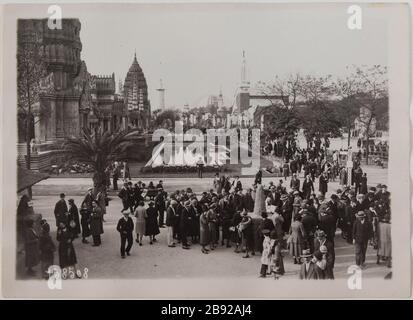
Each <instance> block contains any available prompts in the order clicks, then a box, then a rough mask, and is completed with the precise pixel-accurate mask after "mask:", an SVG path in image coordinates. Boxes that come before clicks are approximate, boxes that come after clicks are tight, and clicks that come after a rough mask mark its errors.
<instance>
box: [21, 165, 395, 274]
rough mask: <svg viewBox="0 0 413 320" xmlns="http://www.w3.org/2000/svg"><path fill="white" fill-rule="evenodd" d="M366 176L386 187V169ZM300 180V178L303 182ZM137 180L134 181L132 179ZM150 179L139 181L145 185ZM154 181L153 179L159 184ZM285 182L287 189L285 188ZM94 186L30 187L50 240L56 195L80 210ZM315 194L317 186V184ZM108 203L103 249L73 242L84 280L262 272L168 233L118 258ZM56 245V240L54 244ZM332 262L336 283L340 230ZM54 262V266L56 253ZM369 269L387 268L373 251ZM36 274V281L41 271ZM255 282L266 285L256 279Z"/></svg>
mask: <svg viewBox="0 0 413 320" xmlns="http://www.w3.org/2000/svg"><path fill="white" fill-rule="evenodd" d="M363 170H364V171H365V172H367V175H368V177H369V184H371V185H376V184H377V183H387V169H381V168H378V167H374V166H367V167H364V168H363ZM278 179H280V178H270V177H265V178H263V184H264V185H265V184H268V183H269V181H274V182H276V181H278ZM301 179H302V178H301ZM133 180H134V181H137V180H138V179H133ZM150 180H151V179H147V178H145V179H143V181H144V182H146V183H147V182H149V181H150ZM157 180H158V179H154V182H157ZM163 181H164V186H165V190H166V191H167V192H168V193H169V192H172V191H174V190H176V189H184V188H187V187H191V188H192V189H193V191H194V192H195V193H197V194H199V193H201V192H202V191H205V190H208V189H210V188H212V179H211V178H205V179H198V178H185V179H179V178H164V179H163ZM241 181H242V183H243V186H244V187H248V186H250V185H251V184H252V183H253V178H241ZM288 182H289V181H287V184H286V185H288ZM91 183H92V181H91V179H87V178H64V179H61V178H49V179H47V180H45V181H42V182H40V183H39V184H37V185H36V186H34V187H33V205H34V209H35V211H36V213H40V214H42V216H43V218H45V219H47V220H48V221H49V222H50V225H51V229H52V231H51V232H52V238H53V239H54V240H55V239H56V225H55V218H54V215H53V209H54V205H55V203H56V201H57V200H58V194H59V193H61V192H65V193H66V199H70V198H73V199H74V200H75V203H76V204H77V206H78V207H79V206H80V204H81V201H82V200H83V195H84V193H85V192H86V190H87V188H88V187H90V185H91ZM315 188H316V190H318V182H316V185H315ZM337 188H338V182H331V183H329V192H328V194H327V195H329V194H330V193H331V191H335V190H336V189H337ZM109 196H110V198H111V201H110V202H109V206H108V208H107V214H106V216H105V220H106V222H105V223H104V234H103V235H102V246H101V247H92V245H91V244H83V243H82V242H81V239H76V240H75V241H74V246H75V250H76V254H77V259H78V262H79V264H78V266H79V268H81V269H82V270H83V268H88V270H89V271H88V275H89V277H90V278H94V279H98V278H100V279H112V278H113V279H115V278H119V279H120V278H122V279H128V278H131V279H135V278H210V277H214V278H221V277H222V278H228V277H245V278H257V277H258V274H259V268H260V257H261V256H260V254H257V255H256V256H251V258H249V259H243V258H242V254H236V253H234V251H233V250H234V247H232V248H225V247H222V246H219V247H218V249H216V250H215V251H213V252H211V253H210V254H208V255H205V254H202V253H201V247H200V246H199V245H198V244H195V245H192V247H191V249H190V250H182V248H181V247H179V246H177V247H175V248H169V247H167V245H166V229H161V234H159V235H158V236H157V240H158V242H156V243H154V244H153V245H150V244H149V239H148V238H147V237H145V238H144V245H143V246H141V247H140V246H138V245H137V244H136V243H135V242H134V246H133V247H132V251H131V256H129V257H127V258H126V259H121V258H120V252H119V246H120V237H119V233H118V232H117V231H116V224H117V221H118V219H119V218H120V217H121V216H122V215H121V213H120V210H121V208H122V204H121V200H120V199H119V198H118V197H117V196H116V192H114V191H111V192H110V193H109ZM55 243H56V245H57V241H55ZM335 251H336V263H335V268H334V273H335V277H336V278H345V277H347V268H348V266H350V265H352V264H354V247H353V246H352V245H349V244H348V243H347V242H345V241H344V240H343V239H342V238H341V235H340V230H338V233H337V234H336V244H335ZM18 260H19V264H18V265H19V266H18V274H19V277H26V276H25V275H24V254H22V253H20V254H19V255H18ZM55 263H56V264H58V257H57V254H56V255H55ZM284 263H285V269H286V274H285V275H284V276H283V277H282V279H293V278H297V277H298V272H299V268H300V266H299V265H294V264H293V261H292V258H291V257H290V256H289V255H288V254H285V256H284ZM366 263H367V268H366V269H365V270H363V274H364V275H365V276H366V277H378V278H383V277H385V276H386V275H387V274H388V273H389V272H390V269H388V268H386V267H385V266H384V264H382V265H376V252H375V250H373V248H372V247H369V249H368V253H367V261H366ZM36 268H37V274H38V275H39V278H40V271H39V266H38V267H36ZM257 281H269V280H268V279H267V280H262V279H257Z"/></svg>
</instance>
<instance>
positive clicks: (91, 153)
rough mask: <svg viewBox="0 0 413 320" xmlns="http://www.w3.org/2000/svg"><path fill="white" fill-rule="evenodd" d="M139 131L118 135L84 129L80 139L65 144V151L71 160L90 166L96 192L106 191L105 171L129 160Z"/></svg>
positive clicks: (124, 132)
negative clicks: (129, 154) (111, 165)
mask: <svg viewBox="0 0 413 320" xmlns="http://www.w3.org/2000/svg"><path fill="white" fill-rule="evenodd" d="M138 132H139V130H137V129H131V130H125V131H120V132H116V133H110V132H108V131H105V132H103V130H102V129H101V128H99V129H96V130H95V131H94V132H93V133H92V132H91V131H90V130H89V129H87V128H83V129H82V132H81V136H80V137H69V138H67V139H66V141H65V142H64V144H63V150H64V151H65V153H66V154H67V156H68V158H69V160H75V161H77V162H80V163H82V164H85V165H90V166H91V167H92V168H93V170H94V174H93V185H94V192H95V193H97V192H98V191H99V190H102V189H104V187H105V182H106V175H105V170H106V168H107V167H108V166H109V165H110V164H111V163H113V162H114V161H119V160H125V159H127V149H128V148H129V147H130V146H131V145H132V144H133V137H136V134H137V133H138Z"/></svg>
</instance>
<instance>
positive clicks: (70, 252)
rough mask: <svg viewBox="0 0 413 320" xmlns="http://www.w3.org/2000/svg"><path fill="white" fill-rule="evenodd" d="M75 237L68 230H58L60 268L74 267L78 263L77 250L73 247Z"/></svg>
mask: <svg viewBox="0 0 413 320" xmlns="http://www.w3.org/2000/svg"><path fill="white" fill-rule="evenodd" d="M72 240H73V235H72V233H71V232H70V231H69V229H67V228H64V229H62V228H59V229H58V230H57V241H59V265H60V268H66V267H69V266H73V265H75V264H76V263H77V258H76V252H75V248H74V247H73V243H72Z"/></svg>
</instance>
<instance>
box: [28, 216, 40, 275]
mask: <svg viewBox="0 0 413 320" xmlns="http://www.w3.org/2000/svg"><path fill="white" fill-rule="evenodd" d="M33 225H34V221H33V220H28V221H27V222H26V228H25V232H24V251H25V255H26V256H25V258H26V261H25V262H26V268H27V274H29V275H34V273H35V272H34V270H33V269H32V268H33V267H35V266H37V265H38V264H39V262H40V254H39V236H38V234H37V233H36V231H35V230H34V227H33Z"/></svg>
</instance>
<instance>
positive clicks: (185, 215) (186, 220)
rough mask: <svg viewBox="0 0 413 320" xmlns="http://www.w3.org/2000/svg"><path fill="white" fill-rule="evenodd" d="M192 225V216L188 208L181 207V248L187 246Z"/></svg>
mask: <svg viewBox="0 0 413 320" xmlns="http://www.w3.org/2000/svg"><path fill="white" fill-rule="evenodd" d="M191 223H192V215H191V212H190V208H189V207H188V208H186V207H183V208H182V211H181V220H180V231H181V241H182V246H187V245H188V240H187V236H188V234H189V233H190V231H191V230H190V229H191Z"/></svg>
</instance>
